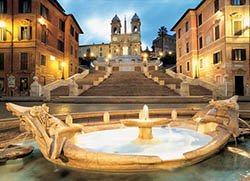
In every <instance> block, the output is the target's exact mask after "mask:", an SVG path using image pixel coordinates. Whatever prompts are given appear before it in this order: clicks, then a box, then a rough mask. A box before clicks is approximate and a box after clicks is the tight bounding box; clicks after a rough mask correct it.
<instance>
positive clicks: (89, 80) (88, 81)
mask: <svg viewBox="0 0 250 181" xmlns="http://www.w3.org/2000/svg"><path fill="white" fill-rule="evenodd" d="M105 74H106V72H105V71H91V72H90V73H89V75H87V76H86V77H85V78H84V79H79V80H77V81H76V83H77V84H78V86H79V88H81V87H82V86H83V85H91V86H92V85H93V84H94V82H95V81H98V79H99V77H104V75H105Z"/></svg>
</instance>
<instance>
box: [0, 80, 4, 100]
mask: <svg viewBox="0 0 250 181" xmlns="http://www.w3.org/2000/svg"><path fill="white" fill-rule="evenodd" d="M3 95H4V78H0V96H3Z"/></svg>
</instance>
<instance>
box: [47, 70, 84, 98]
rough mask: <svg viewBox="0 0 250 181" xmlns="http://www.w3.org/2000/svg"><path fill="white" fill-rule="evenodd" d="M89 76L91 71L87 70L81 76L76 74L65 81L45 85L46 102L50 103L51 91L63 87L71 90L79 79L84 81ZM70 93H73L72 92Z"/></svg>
mask: <svg viewBox="0 0 250 181" xmlns="http://www.w3.org/2000/svg"><path fill="white" fill-rule="evenodd" d="M88 74H89V70H85V71H84V72H82V73H80V74H75V75H73V76H71V77H69V78H67V79H65V80H57V81H54V82H52V83H50V84H48V85H45V86H43V87H42V95H43V96H44V98H45V100H47V101H49V100H50V97H51V95H50V94H51V91H53V90H55V89H57V88H59V87H62V86H69V88H70V89H71V88H72V86H73V85H74V84H75V81H76V80H78V79H83V78H84V77H86V76H87V75H88ZM70 92H72V91H71V90H70Z"/></svg>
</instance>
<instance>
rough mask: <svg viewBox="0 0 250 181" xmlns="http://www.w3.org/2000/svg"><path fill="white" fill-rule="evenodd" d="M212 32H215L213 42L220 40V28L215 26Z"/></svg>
mask: <svg viewBox="0 0 250 181" xmlns="http://www.w3.org/2000/svg"><path fill="white" fill-rule="evenodd" d="M214 31H215V40H218V39H220V26H219V25H218V26H216V27H215V29H214Z"/></svg>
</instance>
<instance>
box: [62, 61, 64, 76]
mask: <svg viewBox="0 0 250 181" xmlns="http://www.w3.org/2000/svg"><path fill="white" fill-rule="evenodd" d="M64 67H65V63H64V62H62V68H63V69H62V80H64Z"/></svg>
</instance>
